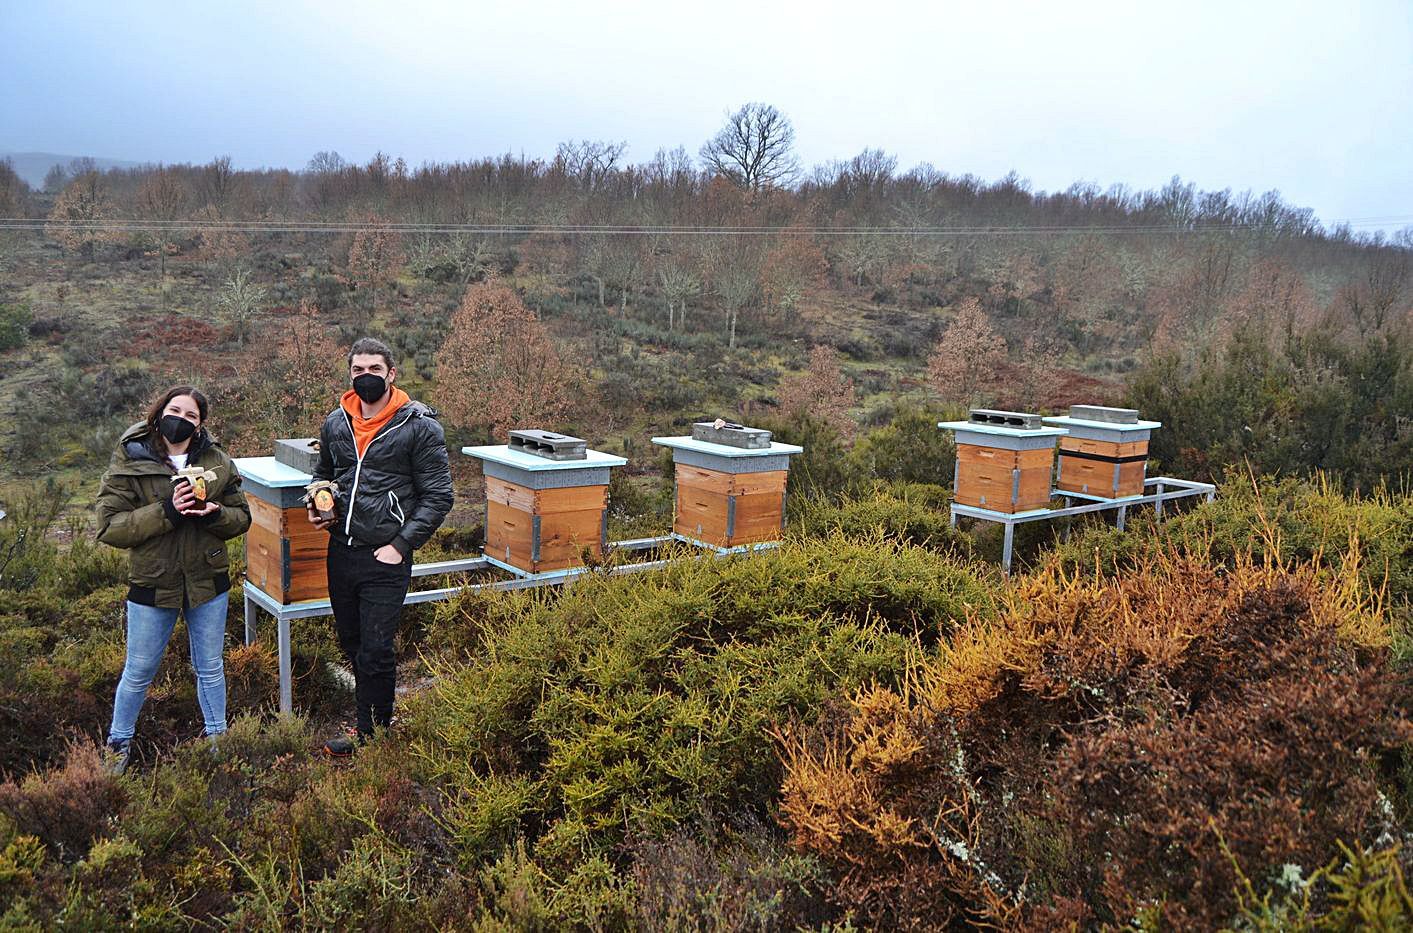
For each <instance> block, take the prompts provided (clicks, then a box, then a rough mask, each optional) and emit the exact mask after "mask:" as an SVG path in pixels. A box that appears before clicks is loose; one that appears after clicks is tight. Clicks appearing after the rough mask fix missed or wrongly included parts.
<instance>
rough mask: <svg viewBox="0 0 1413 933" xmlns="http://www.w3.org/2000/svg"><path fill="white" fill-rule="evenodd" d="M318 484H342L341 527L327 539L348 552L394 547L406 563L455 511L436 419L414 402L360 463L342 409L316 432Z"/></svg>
mask: <svg viewBox="0 0 1413 933" xmlns="http://www.w3.org/2000/svg"><path fill="white" fill-rule="evenodd" d="M314 478H315V479H331V480H333V481H334V482H336V483H338V486H339V492H338V497H337V498H338V516H339V517H338V522H337V523H336V524H335V525H334V527H332V528H330V529H329V531H330V534H337V535H340V536H341V537H342V538H343V539H344V540H345V541H347V542H348V544H350V545H355V546H357V545H363V546H367V547H382V546H383V545H384V544H391V545H392V546H393V547H395V548H397V549H398V550H399V551H400V552H401V553H402V556H403V557H407V556H408V555H410V554H411V553H412V552H413V551H414V550H416V549H417V548H419V547H421V546H422V545H423V544H426V543H427V539H428V538H430V537H431V536H432V532H434V531H436V530H437V528H439V527H440V526H441V523H442V521H443V520H444V519H445V518H446V516H447V513H448V512H450V511H451V506H452V489H451V468H450V466H449V465H448V464H447V456H446V437H445V435H444V434H443V433H442V426H441V425H440V424H438V423H437V419H436V412H434V411H432V409H430V408H428V407H427V406H426V405H423V404H422V403H421V402H412V401H409V402H407V403H405V404H404V405H403V406H402V407H401V408H399V409H398V411H397V414H395V415H393V417H392V419H391V420H389V421H388V423H387V424H385V425H384V426H383V427H382V429H381V430H379V431H378V433H377V434H375V435H374V436H373V439H372V440H371V441H369V442H368V446H367V447H366V448H365V449H364V451H363V457H362V458H361V459H360V458H359V456H358V447H357V445H356V444H355V443H354V437H353V422H352V421H351V420H350V418H349V415H348V412H346V411H344V409H343V407H342V406H340V407H339V408H336V409H334V410H333V411H332V412H331V413H330V414H329V416H328V417H327V418H325V419H324V425H323V427H322V428H320V429H319V464H318V466H316V467H315V468H314Z"/></svg>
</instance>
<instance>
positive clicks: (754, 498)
mask: <svg viewBox="0 0 1413 933" xmlns="http://www.w3.org/2000/svg"><path fill="white" fill-rule="evenodd" d="M760 433H761V432H755V434H756V435H757V436H756V437H755V438H754V439H751V438H749V437H748V436H743V442H749V443H752V444H753V446H751V447H743V446H735V445H732V444H723V443H714V442H711V441H703V440H700V439H698V438H694V437H655V438H653V443H654V444H657V445H658V446H661V447H667V448H670V449H671V450H672V462H673V473H674V479H675V488H676V494H675V496H674V499H675V505H674V508H673V517H672V533H673V537H675V538H678V539H679V540H682V541H686V542H688V543H690V544H695V545H698V546H705V547H709V548H712V549H715V550H718V551H729V550H735V549H737V548H750V547H759V546H761V545H764V544H770V543H773V542H776V541H779V540H780V538H781V536H782V534H783V533H784V528H785V489H786V485H787V482H788V479H789V474H790V458H791V457H792V456H794V455H795V454H798V453H802V452H803V451H804V448H803V447H797V446H795V445H793V444H781V443H779V442H777V441H769V442H768V443H766V442H762V441H760V438H759V437H758V435H759V434H760ZM766 437H767V438H768V437H769V435H768V434H767V435H766Z"/></svg>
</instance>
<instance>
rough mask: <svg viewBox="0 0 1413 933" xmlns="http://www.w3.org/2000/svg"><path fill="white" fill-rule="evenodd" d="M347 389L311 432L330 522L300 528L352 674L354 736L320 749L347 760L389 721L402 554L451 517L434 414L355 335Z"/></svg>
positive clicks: (407, 579) (381, 355) (406, 569)
mask: <svg viewBox="0 0 1413 933" xmlns="http://www.w3.org/2000/svg"><path fill="white" fill-rule="evenodd" d="M348 373H349V378H350V379H351V381H352V383H353V388H352V389H350V390H349V391H347V392H345V393H344V395H343V399H342V400H341V402H340V404H339V407H338V408H336V409H335V410H334V411H333V412H331V413H330V414H329V416H328V417H327V418H325V419H324V425H323V427H322V428H320V430H319V464H318V466H316V467H315V468H314V478H315V479H322V480H333V481H334V482H335V483H337V484H338V493H337V495H336V496H335V501H336V503H337V508H336V510H335V517H334V518H333V519H331V520H327V521H326V520H323V519H321V518H320V517H319V514H318V513H317V512H316V511H315V510H314V507H313V505H312V504H311V505H310V506H309V520H310V521H311V522H313V523H314V525H315V526H316V527H319V528H324V529H327V530H328V531H329V535H330V537H329V558H328V567H329V601H330V602H331V603H332V604H333V610H334V628H335V630H336V631H337V632H338V637H339V646H340V647H341V648H342V649H343V652H344V654H345V655H346V656H347V658H348V662H349V664H350V665H352V667H353V680H354V690H355V695H356V697H357V702H358V721H357V734H356V736H354V737H349V736H339V737H337V738H333V739H330V740H329V741H328V742H326V743H325V744H324V750H325V751H326V752H328V753H329V754H331V755H336V756H346V755H351V754H353V752H354V750H355V749H356V748H357V746H358V745H361V744H362V743H363V742H365V741H367V740H368V738H369V737H370V736H371V735H372V734H373V730H374V729H375V728H377V727H379V726H382V727H385V728H386V727H387V726H388V725H389V724H390V723H391V722H392V712H393V692H394V687H395V684H396V664H397V660H396V656H395V655H394V654H393V636H394V635H395V634H396V633H397V626H398V620H399V619H400V618H401V615H402V602H403V600H404V599H405V598H406V596H407V587H408V584H410V583H411V582H412V552H413V551H414V550H416V549H417V548H419V547H421V546H422V545H423V544H425V543H426V541H427V539H428V538H430V537H431V535H432V532H434V531H436V530H437V528H438V527H439V526H440V525H441V523H442V521H443V520H444V519H445V518H446V516H447V513H448V512H450V511H451V506H452V490H451V469H450V467H449V466H448V464H447V454H446V438H445V437H444V435H443V434H442V426H441V425H440V424H438V423H437V420H436V412H434V411H432V410H431V409H430V408H428V407H427V406H426V405H423V404H422V403H421V402H414V401H412V400H411V399H410V398H408V397H407V393H406V392H404V391H402V389H400V388H398V387H397V386H396V385H394V384H393V383H394V382H395V381H396V379H397V367H396V366H395V365H394V360H393V353H392V350H390V349H388V347H387V346H386V345H385V344H384V343H382V342H381V341H378V340H374V339H373V338H371V337H364V338H362V339H360V340H358V341H357V342H356V343H354V345H353V347H352V348H351V349H350V350H349V353H348Z"/></svg>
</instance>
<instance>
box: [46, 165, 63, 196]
mask: <svg viewBox="0 0 1413 933" xmlns="http://www.w3.org/2000/svg"><path fill="white" fill-rule="evenodd" d="M68 183H69V173H68V172H66V171H64V167H63V166H62V165H60V164H58V163H57V162H56V163H54V164H53V165H51V166H49V171H47V172H45V173H44V190H45V191H46V192H48V193H50V194H56V193H58V192H60V191H63V190H64V186H65V185H67V184H68Z"/></svg>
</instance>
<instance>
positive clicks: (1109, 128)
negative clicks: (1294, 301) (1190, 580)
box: [0, 0, 1413, 227]
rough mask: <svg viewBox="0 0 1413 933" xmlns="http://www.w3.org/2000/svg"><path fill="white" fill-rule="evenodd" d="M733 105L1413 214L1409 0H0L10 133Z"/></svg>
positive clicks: (629, 125) (371, 141)
mask: <svg viewBox="0 0 1413 933" xmlns="http://www.w3.org/2000/svg"><path fill="white" fill-rule="evenodd" d="M746 101H765V102H768V103H771V104H774V105H775V106H776V107H778V108H779V109H780V110H782V111H784V112H785V113H786V114H787V115H788V116H789V117H790V119H791V120H792V121H793V122H794V124H795V129H796V140H797V144H798V148H799V152H800V155H801V158H802V161H804V162H805V164H806V165H809V164H813V163H816V162H822V161H827V160H830V159H844V158H848V157H849V156H851V155H854V154H855V153H857V152H858V151H860V150H861V149H864V148H866V147H878V148H882V149H884V150H886V151H888V152H890V153H892V154H894V155H896V156H897V157H898V160H899V164H900V166H901V167H904V168H906V167H910V166H912V165H915V164H917V163H919V162H924V161H926V162H931V163H933V164H934V165H935V166H937V168H939V169H940V170H942V171H945V172H947V173H949V174H964V173H972V174H975V175H979V176H981V177H983V178H987V179H994V178H997V177H1000V176H1001V175H1004V174H1005V173H1006V172H1008V171H1010V170H1012V169H1014V170H1015V171H1016V172H1018V173H1019V174H1020V175H1021V176H1023V177H1025V178H1028V179H1030V181H1031V183H1032V184H1033V186H1034V187H1036V188H1037V189H1043V190H1056V189H1062V188H1065V187H1068V186H1069V185H1070V184H1071V183H1072V182H1075V181H1077V180H1084V181H1092V182H1097V183H1099V184H1100V185H1102V186H1108V185H1110V184H1113V183H1123V184H1127V185H1130V186H1133V187H1139V188H1149V187H1158V186H1161V185H1162V184H1163V183H1164V182H1166V181H1167V179H1168V178H1170V177H1171V176H1172V175H1174V174H1178V175H1182V176H1183V178H1185V179H1187V180H1190V181H1194V182H1196V183H1197V184H1198V185H1199V186H1200V187H1202V188H1232V189H1235V190H1238V191H1239V190H1243V189H1247V188H1250V189H1253V190H1255V191H1257V192H1261V191H1265V190H1268V189H1271V188H1276V189H1279V190H1280V191H1281V193H1282V195H1283V196H1284V197H1285V199H1286V200H1287V201H1288V202H1290V203H1293V204H1296V205H1300V206H1308V207H1313V208H1314V209H1315V210H1316V213H1317V214H1318V215H1319V216H1320V218H1321V219H1322V220H1324V221H1326V222H1329V221H1333V220H1341V219H1351V218H1355V219H1365V218H1385V219H1388V220H1391V221H1397V222H1394V223H1391V224H1389V226H1392V227H1398V226H1402V225H1403V223H1405V222H1410V221H1413V2H1409V0H1387V2H1374V0H1369V2H1359V0H1344V2H1338V0H1331V2H1326V3H1318V4H1317V3H1304V2H1294V0H1279V2H1270V3H1266V2H1243V0H1225V2H1212V3H1209V2H1193V0H1186V2H1182V3H1176V2H1174V3H1165V4H1159V3H1141V2H1134V0H1128V2H1122V3H1120V2H1112V3H1109V2H1102V3H1100V2H1095V3H1084V2H1078V0H1075V2H1054V0H1050V2H1036V3H1029V2H1026V3H1022V2H998V0H990V2H976V0H968V2H962V3H952V2H940V0H933V2H919V3H893V2H888V0H859V2H854V3H847V4H845V3H837V4H836V3H821V2H813V3H803V2H801V3H790V4H784V3H771V2H769V0H754V2H736V0H725V2H711V3H692V4H671V3H665V2H662V0H658V2H643V3H627V2H612V0H600V2H598V3H585V2H563V3H561V2H553V3H550V2H544V3H535V2H522V3H507V2H477V0H466V2H451V0H448V2H422V0H399V2H395V3H394V2H388V3H382V2H379V3H374V2H348V0H343V2H339V3H328V2H326V3H314V2H293V0H282V2H275V3H266V2H258V3H239V2H235V0H231V2H222V3H201V4H186V5H175V4H170V3H162V4H159V3H150V2H144V0H136V2H134V0H127V2H121V3H117V2H112V0H103V2H68V0H0V151H11V152H21V151H45V152H58V153H65V154H82V155H94V156H102V157H109V158H117V159H131V160H138V161H165V162H188V161H189V162H204V161H208V160H209V159H211V158H212V157H213V156H215V155H222V154H227V155H230V156H231V157H232V158H233V160H234V161H235V162H236V163H237V165H240V166H243V167H258V166H264V165H280V166H290V167H302V166H303V165H304V164H305V163H306V162H307V161H308V159H309V157H310V156H311V155H312V154H313V153H315V152H316V151H318V150H322V149H333V150H337V151H338V152H339V153H340V154H342V155H343V156H344V157H345V158H347V159H349V160H353V161H365V160H366V159H367V158H368V157H369V156H371V155H372V154H373V153H374V152H375V151H377V150H379V149H382V150H383V151H385V152H387V153H389V154H391V155H393V156H398V155H400V156H402V157H404V158H406V159H407V161H408V162H409V163H411V164H412V165H417V164H418V163H420V162H423V161H440V160H451V159H465V158H471V157H476V156H482V155H489V154H496V153H502V152H507V151H509V152H514V153H517V154H518V153H524V154H525V155H526V156H532V157H538V156H546V155H549V154H552V153H553V151H554V148H555V145H556V144H557V143H558V142H559V141H561V140H565V139H571V138H572V139H582V138H588V139H606V140H626V141H627V142H628V144H629V147H630V148H629V153H628V155H629V158H630V159H631V160H633V161H645V160H647V159H649V158H651V157H652V154H653V152H654V151H655V150H656V149H658V148H659V147H667V148H672V147H675V146H678V145H682V146H685V147H686V148H687V149H688V151H689V152H691V153H692V154H693V155H695V154H696V152H697V149H698V148H699V147H700V145H701V143H702V141H703V140H705V139H706V138H707V137H708V136H710V135H711V134H712V133H713V132H714V131H715V130H716V129H717V128H718V127H719V126H720V125H721V123H722V121H723V118H724V115H725V113H726V111H727V110H728V109H734V108H735V107H736V106H739V105H740V104H742V103H744V102H746ZM1405 219H1406V220H1405Z"/></svg>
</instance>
